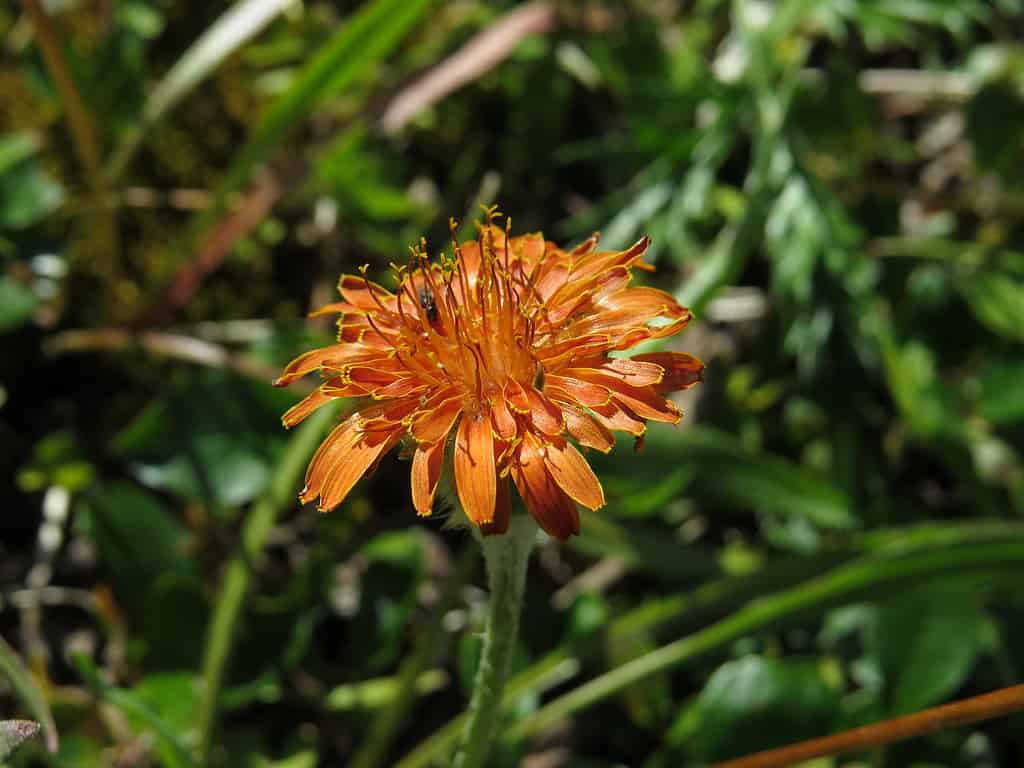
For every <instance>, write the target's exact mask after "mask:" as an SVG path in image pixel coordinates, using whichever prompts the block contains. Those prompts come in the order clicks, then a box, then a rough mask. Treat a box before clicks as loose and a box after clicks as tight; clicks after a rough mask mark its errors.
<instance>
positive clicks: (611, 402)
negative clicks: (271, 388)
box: [275, 209, 704, 539]
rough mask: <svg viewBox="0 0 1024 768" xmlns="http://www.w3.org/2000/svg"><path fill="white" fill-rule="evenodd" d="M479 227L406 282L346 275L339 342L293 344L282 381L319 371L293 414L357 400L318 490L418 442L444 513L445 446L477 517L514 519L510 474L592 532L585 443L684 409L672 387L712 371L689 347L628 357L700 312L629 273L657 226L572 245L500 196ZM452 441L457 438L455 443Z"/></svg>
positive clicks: (411, 269)
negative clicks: (524, 226) (505, 211)
mask: <svg viewBox="0 0 1024 768" xmlns="http://www.w3.org/2000/svg"><path fill="white" fill-rule="evenodd" d="M488 213H489V215H488V223H487V225H485V226H483V227H481V229H480V234H479V238H478V239H477V240H476V241H475V242H468V243H463V244H461V245H457V244H456V243H455V238H454V222H453V223H452V230H453V238H452V253H451V254H448V255H444V256H442V257H441V258H440V259H439V260H438V261H436V262H432V261H431V260H429V258H428V256H427V253H426V249H425V246H424V245H423V244H422V243H421V245H420V247H418V248H415V249H413V259H412V263H411V264H409V265H407V266H394V265H393V269H394V272H395V275H396V277H397V289H396V290H395V292H391V291H388V290H386V289H385V288H383V287H381V286H380V285H377V284H375V283H373V282H370V281H369V280H368V279H367V278H366V276H365V272H366V269H365V268H363V270H361V271H362V272H363V275H362V276H356V275H345V276H343V277H342V278H341V281H340V283H339V291H340V293H341V297H342V301H340V302H338V303H335V304H330V305H328V306H326V307H323V308H322V309H320V310H318V311H317V312H316V313H314V314H325V313H338V314H339V319H338V342H337V343H336V344H333V345H331V346H329V347H323V348H321V349H314V350H312V351H310V352H306V353H305V354H303V355H300V356H299V357H297V358H296V359H295V360H293V361H292V362H291V363H290V364H289V365H288V366H287V368H285V370H284V373H283V374H282V375H281V377H280V378H279V379H278V380H277V381H276V382H275V384H277V385H278V386H284V385H287V384H289V383H291V382H292V381H295V380H296V379H298V378H300V377H302V376H304V375H306V374H307V373H310V372H313V371H319V372H320V375H321V376H322V378H323V383H322V384H321V385H320V387H319V388H318V389H317V390H316V391H314V392H313V394H311V395H309V396H308V397H307V398H306V399H305V400H303V401H302V402H300V403H299V404H297V405H296V406H295V407H293V408H292V409H291V410H289V411H288V412H287V413H286V414H285V415H284V417H283V422H284V424H285V426H286V427H291V426H294V425H295V424H297V423H299V422H300V421H302V420H303V419H304V418H305V417H306V416H308V415H309V414H310V413H311V412H312V411H313V410H315V409H316V408H318V407H320V406H321V405H323V404H325V403H327V402H328V401H330V400H331V399H333V398H358V400H357V403H358V404H357V406H356V409H355V410H354V411H353V412H352V413H351V415H349V416H348V418H346V419H345V420H344V421H343V422H342V423H341V424H340V425H339V426H338V427H336V428H335V429H334V431H333V432H331V434H330V435H329V436H328V437H327V438H326V439H325V440H324V442H323V444H322V445H321V446H320V448H319V450H317V452H316V454H315V455H314V456H313V459H312V461H311V462H310V465H309V470H308V471H307V473H306V486H305V488H304V489H303V490H302V493H301V494H300V496H299V498H300V499H301V500H302V501H303V502H309V501H312V500H314V499H319V504H318V506H319V509H321V510H323V511H327V510H330V509H333V508H334V507H336V506H338V504H340V503H341V502H342V500H343V499H344V498H345V496H346V495H347V494H348V492H349V491H350V490H351V489H352V486H353V485H354V484H355V483H356V481H357V480H358V479H359V478H360V477H362V475H363V474H365V473H366V472H367V471H368V470H370V469H371V467H373V466H374V465H375V464H376V463H377V462H378V461H379V460H380V458H381V457H382V456H383V455H384V454H385V453H386V452H387V451H388V450H390V449H391V448H392V447H394V446H395V445H397V444H398V443H399V442H402V441H406V442H407V443H408V444H409V445H410V446H413V447H414V450H413V454H412V473H411V474H412V501H413V505H414V506H415V508H416V511H417V513H418V514H420V515H424V516H426V515H429V514H431V511H432V508H433V502H434V495H435V492H436V489H437V485H438V480H439V479H440V476H441V473H442V468H443V465H444V464H445V455H446V452H450V456H451V464H452V466H453V467H454V475H455V488H456V491H457V493H458V497H459V501H460V502H461V505H462V507H463V509H464V510H465V512H466V515H467V516H468V517H469V519H470V520H472V521H473V522H474V523H475V524H477V525H478V526H480V528H481V529H482V531H483V532H484V533H502V532H504V531H505V529H506V528H507V527H508V521H509V514H510V510H511V497H510V487H509V483H510V480H511V482H512V483H514V484H515V486H516V489H517V490H518V492H519V495H520V497H522V500H523V502H524V503H525V505H526V508H527V509H528V510H529V511H530V513H531V514H532V515H533V517H534V518H535V519H536V520H537V522H538V523H539V524H540V526H541V527H542V528H543V529H544V530H545V531H547V532H548V533H549V534H551V535H552V536H556V537H558V538H560V539H565V538H566V537H568V536H569V535H570V534H574V533H578V532H579V527H580V518H579V512H578V508H577V505H582V506H584V507H587V508H589V509H597V508H599V507H601V506H603V505H604V503H605V499H604V491H603V490H602V488H601V483H600V481H599V480H598V479H597V477H596V475H595V474H594V472H593V470H592V469H591V468H590V465H589V464H588V463H587V461H586V459H585V458H584V457H583V456H582V455H581V454H580V452H579V450H577V448H576V446H575V445H574V444H573V441H575V443H577V444H579V445H580V446H582V447H584V448H593V449H596V450H599V451H602V452H608V451H610V450H611V448H612V446H613V445H614V442H615V439H614V437H613V436H612V432H611V430H622V431H625V432H628V433H630V434H632V435H633V436H635V437H636V438H637V439H638V440H639V439H640V438H642V436H643V434H644V432H645V430H646V423H647V421H649V420H650V421H665V422H670V423H677V422H678V421H679V419H680V418H681V414H680V413H679V411H678V409H677V408H676V407H675V406H674V405H673V404H672V402H671V401H669V400H667V399H666V398H665V394H666V393H668V392H672V391H675V390H680V389H685V388H687V387H690V386H692V385H693V384H695V383H696V382H698V381H700V379H701V374H702V372H703V368H704V366H703V363H701V362H700V361H699V360H698V359H696V358H695V357H692V356H690V355H686V354H682V353H677V352H657V353H652V354H642V355H636V356H634V357H632V358H626V357H623V356H619V355H616V356H614V357H613V356H612V353H619V352H623V351H624V350H628V349H630V348H632V347H634V346H636V345H637V344H639V343H640V342H643V341H647V340H650V339H659V338H663V337H666V336H671V335H672V334H674V333H677V332H679V331H680V330H682V328H683V327H684V326H685V325H686V324H687V323H688V322H689V320H690V312H689V310H688V309H686V308H685V307H682V306H680V305H679V304H678V303H677V302H676V301H675V300H674V299H673V298H672V297H671V296H669V295H668V294H667V293H664V292H663V291H659V290H656V289H654V288H647V287H633V288H631V287H629V282H630V278H631V273H632V270H634V269H647V270H649V269H651V267H650V266H649V265H648V264H645V263H644V262H643V261H642V259H643V255H644V253H645V252H646V250H647V247H648V245H649V242H650V241H649V239H648V238H646V237H645V238H643V239H642V240H640V241H639V242H638V243H636V244H635V245H633V246H632V247H631V248H628V249H626V250H624V251H598V250H597V242H598V241H597V236H596V235H594V236H593V237H591V238H590V239H589V240H587V241H586V242H584V243H582V244H581V245H579V246H577V247H576V248H574V249H572V250H569V251H565V250H562V249H560V248H558V247H557V246H555V245H554V244H553V243H551V242H548V241H546V240H545V239H544V237H543V235H541V234H528V235H521V236H518V237H511V236H510V234H509V228H510V226H509V222H508V219H506V221H505V224H506V226H505V228H504V229H501V228H499V227H498V226H497V225H496V224H495V221H496V218H497V214H496V213H495V211H494V209H490V210H489V211H488ZM449 445H451V448H450V449H449V448H448V446H449Z"/></svg>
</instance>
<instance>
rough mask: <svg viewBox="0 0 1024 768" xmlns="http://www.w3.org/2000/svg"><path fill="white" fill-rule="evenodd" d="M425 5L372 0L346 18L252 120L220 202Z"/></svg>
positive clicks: (419, 0)
mask: <svg viewBox="0 0 1024 768" xmlns="http://www.w3.org/2000/svg"><path fill="white" fill-rule="evenodd" d="M430 4H431V0H374V2H371V3H368V4H366V5H364V6H363V7H362V8H361V9H360V10H359V11H357V12H356V13H355V14H354V15H353V16H352V17H351V18H349V19H348V20H347V21H346V22H345V24H343V25H342V26H341V28H340V29H339V30H338V31H337V32H335V33H334V34H333V35H332V36H331V38H330V39H329V40H328V41H327V42H326V43H325V44H324V45H323V46H321V48H320V49H319V50H318V51H317V52H316V54H315V55H314V56H313V57H312V58H311V59H310V61H309V63H308V64H306V66H305V67H304V68H303V70H302V71H301V72H300V73H299V74H298V76H297V77H296V78H295V81H294V83H292V85H291V86H290V87H289V88H288V90H286V91H285V92H284V93H282V94H281V95H280V96H279V97H278V98H277V100H276V101H275V102H274V103H273V104H272V105H271V106H270V108H269V109H268V110H267V112H266V114H265V115H264V116H263V117H262V118H261V119H260V120H259V121H258V122H257V123H256V126H255V127H254V128H253V130H252V132H251V133H250V135H249V139H248V140H247V141H246V143H245V144H244V145H243V146H242V147H241V149H239V151H238V152H237V153H236V154H235V159H234V160H233V162H232V163H231V166H230V168H229V169H228V171H227V173H226V174H225V176H224V179H223V181H222V182H221V184H220V187H219V188H218V190H217V200H218V202H219V204H220V205H223V203H224V202H225V201H226V199H227V196H228V195H230V194H231V193H232V192H234V191H235V190H237V189H238V188H239V187H241V186H242V185H243V184H244V183H245V181H246V180H247V179H248V177H249V173H250V171H251V170H252V168H253V166H255V165H256V164H257V163H259V162H262V161H263V160H265V159H266V158H267V157H268V156H269V155H270V154H271V153H272V152H273V151H274V150H275V149H276V148H277V147H279V146H280V143H281V139H282V138H283V137H284V135H285V134H286V133H287V132H288V131H290V130H291V129H292V128H293V127H295V126H296V125H297V124H298V123H299V122H301V121H302V120H304V119H305V118H306V117H307V116H308V115H309V114H310V112H312V111H313V110H314V109H315V108H316V107H317V106H318V105H319V104H320V103H321V102H322V101H323V100H324V99H325V98H328V97H329V96H331V95H334V94H337V93H339V92H341V91H343V90H345V89H346V88H350V87H351V86H352V85H354V84H355V83H356V82H357V81H358V80H359V79H360V78H363V77H367V76H369V75H370V74H372V73H373V70H374V69H375V68H376V67H377V65H378V64H379V63H380V62H381V61H383V60H384V58H385V57H386V56H387V55H388V54H390V53H391V51H393V50H394V49H395V47H396V46H397V45H398V43H399V42H400V41H401V40H402V38H403V37H404V36H405V35H406V33H407V32H409V30H411V29H412V27H413V25H415V24H416V22H417V21H418V20H419V18H420V17H421V16H422V15H423V13H424V12H425V11H426V10H427V8H428V7H429V6H430Z"/></svg>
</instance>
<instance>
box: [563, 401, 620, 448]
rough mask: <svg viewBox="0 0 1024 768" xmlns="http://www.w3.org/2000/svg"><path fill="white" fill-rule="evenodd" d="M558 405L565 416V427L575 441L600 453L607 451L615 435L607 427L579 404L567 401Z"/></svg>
mask: <svg viewBox="0 0 1024 768" xmlns="http://www.w3.org/2000/svg"><path fill="white" fill-rule="evenodd" d="M559 405H561V407H562V415H563V416H564V417H565V428H566V429H567V430H568V431H569V434H570V435H572V437H573V439H574V440H575V441H576V442H577V443H579V444H580V445H582V446H585V447H586V448H596V449H597V450H599V451H601V452H602V453H608V451H610V450H611V449H612V446H614V445H615V437H614V436H613V435H612V433H611V432H610V431H609V430H608V428H607V427H605V426H604V425H603V424H601V423H600V422H598V421H596V420H595V419H594V417H593V416H591V415H590V414H589V413H587V412H586V411H585V410H583V409H582V408H580V407H579V406H576V405H572V404H569V403H559Z"/></svg>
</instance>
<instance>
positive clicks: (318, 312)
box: [306, 301, 356, 317]
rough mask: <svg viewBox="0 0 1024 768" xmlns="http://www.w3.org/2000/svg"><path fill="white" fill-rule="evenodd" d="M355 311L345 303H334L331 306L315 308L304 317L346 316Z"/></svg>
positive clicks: (325, 305)
mask: <svg viewBox="0 0 1024 768" xmlns="http://www.w3.org/2000/svg"><path fill="white" fill-rule="evenodd" d="M355 309H356V308H355V307H353V306H352V305H351V304H349V303H348V302H347V301H336V302H334V303H333V304H324V305H323V306H322V307H317V308H316V309H314V310H313V311H312V312H310V313H309V314H307V315H306V317H323V316H324V315H335V314H346V313H349V312H353V311H355Z"/></svg>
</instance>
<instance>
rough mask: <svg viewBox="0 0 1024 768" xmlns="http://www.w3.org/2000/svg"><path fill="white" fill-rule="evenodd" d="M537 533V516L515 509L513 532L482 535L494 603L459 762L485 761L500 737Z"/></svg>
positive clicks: (468, 765) (475, 764) (461, 765)
mask: <svg viewBox="0 0 1024 768" xmlns="http://www.w3.org/2000/svg"><path fill="white" fill-rule="evenodd" d="M536 533H537V526H536V524H535V523H534V522H533V519H532V518H530V517H529V516H528V515H515V516H513V518H512V520H511V524H510V525H509V529H508V532H507V533H505V534H502V535H500V536H491V537H487V538H484V539H482V542H481V543H482V546H483V550H484V559H485V560H486V562H487V580H488V582H489V584H490V588H491V597H490V606H489V607H488V613H487V626H486V628H485V629H484V644H483V650H482V652H481V654H480V664H479V666H478V667H477V670H476V678H475V679H474V681H473V695H472V697H471V698H470V700H469V709H468V710H467V715H468V719H467V721H466V727H465V730H463V732H462V744H461V745H460V747H459V750H458V752H457V754H456V756H455V762H454V766H455V768H479V766H482V765H484V761H485V760H486V758H487V753H488V750H489V749H490V746H491V741H492V740H493V738H494V729H495V726H496V725H497V720H498V716H499V706H500V704H501V693H502V690H503V689H504V687H505V678H506V677H507V675H508V668H509V659H510V658H511V656H512V649H513V648H514V647H515V642H516V633H517V632H518V630H519V614H520V613H521V610H522V603H523V590H524V587H525V585H526V564H527V563H528V562H529V559H530V550H532V549H533V541H534V538H535V536H536Z"/></svg>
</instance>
